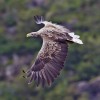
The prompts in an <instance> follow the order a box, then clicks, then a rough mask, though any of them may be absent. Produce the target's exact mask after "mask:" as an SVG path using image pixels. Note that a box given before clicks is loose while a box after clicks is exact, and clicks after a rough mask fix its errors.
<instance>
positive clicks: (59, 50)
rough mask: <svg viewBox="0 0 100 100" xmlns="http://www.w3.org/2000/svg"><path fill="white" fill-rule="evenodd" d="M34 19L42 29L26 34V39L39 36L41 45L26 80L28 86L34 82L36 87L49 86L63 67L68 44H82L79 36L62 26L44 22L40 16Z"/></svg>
mask: <svg viewBox="0 0 100 100" xmlns="http://www.w3.org/2000/svg"><path fill="white" fill-rule="evenodd" d="M34 19H35V21H36V23H37V24H44V27H43V28H41V29H40V30H39V31H37V32H31V33H28V34H27V37H31V36H32V37H34V36H35V37H37V36H40V37H41V38H42V39H43V44H42V47H41V50H40V51H39V53H38V55H37V57H36V60H35V62H34V64H33V65H32V66H31V68H30V69H29V70H28V71H27V72H25V73H26V78H29V80H28V83H29V84H30V83H31V82H32V81H33V80H34V81H35V83H36V85H37V86H38V85H39V84H41V85H42V86H45V85H46V84H48V85H51V84H52V82H53V81H54V79H55V78H57V76H58V75H59V74H60V71H61V70H62V68H63V67H64V61H65V59H66V56H67V52H68V43H69V42H73V43H78V44H83V42H82V41H81V40H80V39H79V38H80V36H78V35H75V33H74V32H71V31H70V30H69V29H67V28H65V27H64V26H61V25H57V24H53V23H52V22H48V21H45V20H44V18H43V17H42V16H35V17H34Z"/></svg>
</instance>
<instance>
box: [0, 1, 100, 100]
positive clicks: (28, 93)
mask: <svg viewBox="0 0 100 100" xmlns="http://www.w3.org/2000/svg"><path fill="white" fill-rule="evenodd" d="M35 15H42V16H44V17H45V19H46V20H49V21H52V22H54V23H58V24H61V25H64V26H65V27H67V28H69V29H70V30H71V31H74V32H75V33H76V34H78V35H80V36H81V39H82V41H83V43H84V44H83V45H78V44H71V45H69V54H68V58H67V59H66V62H65V67H64V69H63V70H62V71H61V74H60V76H59V77H58V78H57V79H56V80H55V82H54V83H53V85H52V86H51V87H47V88H42V87H41V86H39V87H36V86H35V85H34V82H33V83H32V84H31V85H28V84H27V81H26V80H25V79H24V78H23V77H22V76H23V73H22V69H25V70H26V69H28V68H29V67H31V65H32V63H33V62H34V59H35V57H36V55H37V53H38V51H39V49H40V47H41V43H42V40H41V39H40V38H35V39H33V38H26V34H27V33H29V32H32V31H37V30H38V29H40V27H41V26H38V25H36V23H35V21H34V19H33V16H35ZM0 100H100V0H0Z"/></svg>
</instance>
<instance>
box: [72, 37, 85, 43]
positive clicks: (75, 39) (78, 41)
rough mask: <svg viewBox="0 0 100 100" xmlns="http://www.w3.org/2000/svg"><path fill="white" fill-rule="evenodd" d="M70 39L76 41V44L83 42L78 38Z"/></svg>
mask: <svg viewBox="0 0 100 100" xmlns="http://www.w3.org/2000/svg"><path fill="white" fill-rule="evenodd" d="M72 41H73V42H75V43H78V44H83V42H82V40H80V39H78V38H73V39H72Z"/></svg>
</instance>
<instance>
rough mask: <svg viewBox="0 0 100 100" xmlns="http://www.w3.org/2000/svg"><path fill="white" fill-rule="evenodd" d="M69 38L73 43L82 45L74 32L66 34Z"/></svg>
mask: <svg viewBox="0 0 100 100" xmlns="http://www.w3.org/2000/svg"><path fill="white" fill-rule="evenodd" d="M68 34H69V35H70V36H71V37H72V40H71V41H73V42H75V43H78V44H83V42H82V40H80V39H79V38H80V36H79V35H75V33H74V32H71V33H68Z"/></svg>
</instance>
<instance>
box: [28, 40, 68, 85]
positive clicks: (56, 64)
mask: <svg viewBox="0 0 100 100" xmlns="http://www.w3.org/2000/svg"><path fill="white" fill-rule="evenodd" d="M67 51H68V45H67V44H65V43H60V42H54V41H51V40H50V41H47V42H46V41H45V40H43V45H42V48H41V50H40V52H39V53H38V56H37V58H36V61H35V63H34V64H33V65H32V67H31V68H30V69H29V71H27V77H28V78H29V83H31V82H32V81H33V80H34V81H35V82H36V85H37V86H38V85H39V84H42V86H44V85H46V84H48V85H51V83H52V82H53V81H54V79H55V78H56V77H57V76H58V75H59V74H60V71H61V69H62V68H63V66H64V61H65V59H66V56H67Z"/></svg>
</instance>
